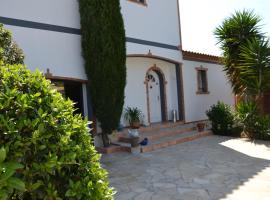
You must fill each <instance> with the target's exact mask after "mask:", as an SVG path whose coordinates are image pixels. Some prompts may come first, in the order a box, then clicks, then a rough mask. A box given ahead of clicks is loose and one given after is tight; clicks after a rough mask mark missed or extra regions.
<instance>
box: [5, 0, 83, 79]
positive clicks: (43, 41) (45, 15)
mask: <svg viewBox="0 0 270 200" xmlns="http://www.w3.org/2000/svg"><path fill="white" fill-rule="evenodd" d="M0 16H2V17H8V18H13V19H20V20H27V21H33V22H39V23H45V24H51V25H58V26H65V27H70V28H79V27H80V21H79V20H80V18H79V11H78V3H77V1H74V0H57V1H55V0H46V1H42V0H24V1H21V0H8V1H4V0H1V6H0ZM5 27H6V28H7V29H9V30H11V31H12V33H13V36H14V39H15V41H16V42H17V43H18V44H19V46H20V47H21V48H22V49H23V51H24V53H25V56H26V58H25V63H26V65H27V66H28V67H29V68H30V69H31V70H34V69H36V68H38V69H40V70H42V71H44V72H45V71H46V69H47V68H49V69H50V71H51V73H52V74H53V75H55V76H63V77H72V78H79V79H86V75H85V72H84V66H83V58H82V56H81V37H80V35H76V34H68V33H61V32H55V31H47V30H39V29H34V28H25V27H18V26H7V25H6V26H5Z"/></svg>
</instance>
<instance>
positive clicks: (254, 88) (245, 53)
mask: <svg viewBox="0 0 270 200" xmlns="http://www.w3.org/2000/svg"><path fill="white" fill-rule="evenodd" d="M240 50H241V53H240V59H239V64H238V66H236V67H237V69H238V70H239V71H240V79H241V81H242V82H243V84H244V86H245V88H244V91H245V93H246V94H249V95H251V96H253V97H254V102H255V103H256V104H257V106H258V110H259V111H260V112H262V102H261V101H262V98H263V94H264V92H265V91H267V90H268V89H269V80H270V45H269V40H267V39H254V38H253V39H251V40H248V41H247V43H246V44H244V45H242V46H241V47H240Z"/></svg>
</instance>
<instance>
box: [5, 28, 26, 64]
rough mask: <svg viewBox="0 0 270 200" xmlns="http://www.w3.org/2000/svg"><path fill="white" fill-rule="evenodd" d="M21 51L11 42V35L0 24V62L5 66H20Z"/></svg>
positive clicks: (21, 60)
mask: <svg viewBox="0 0 270 200" xmlns="http://www.w3.org/2000/svg"><path fill="white" fill-rule="evenodd" d="M23 59H24V55H23V51H22V50H21V49H20V48H19V46H18V45H17V44H16V43H15V42H14V41H13V40H12V34H11V32H9V31H8V30H6V29H4V27H3V25H2V24H0V60H2V61H3V62H4V63H7V64H22V63H23Z"/></svg>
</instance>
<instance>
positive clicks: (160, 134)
mask: <svg viewBox="0 0 270 200" xmlns="http://www.w3.org/2000/svg"><path fill="white" fill-rule="evenodd" d="M194 130H196V128H195V127H186V128H178V129H166V130H161V131H157V132H145V133H142V134H141V135H140V138H141V139H143V138H148V139H149V140H150V141H155V140H159V139H161V138H164V137H170V136H174V135H179V134H183V133H186V132H191V131H194Z"/></svg>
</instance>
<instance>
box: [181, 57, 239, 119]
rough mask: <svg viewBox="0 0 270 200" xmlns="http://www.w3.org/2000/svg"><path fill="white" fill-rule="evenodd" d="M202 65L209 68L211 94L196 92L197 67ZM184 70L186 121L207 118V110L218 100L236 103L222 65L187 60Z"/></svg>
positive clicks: (209, 89) (230, 103) (231, 103)
mask: <svg viewBox="0 0 270 200" xmlns="http://www.w3.org/2000/svg"><path fill="white" fill-rule="evenodd" d="M200 66H203V67H204V68H208V71H207V78H208V91H209V92H210V93H209V94H196V92H197V70H196V69H195V68H196V67H200ZM182 71H183V82H184V104H185V120H186V122H190V121H197V120H204V119H207V116H206V114H205V111H206V110H208V109H209V108H210V106H211V105H213V104H216V103H217V102H218V101H222V102H224V103H226V104H229V105H233V104H234V96H233V94H232V90H231V86H230V84H229V83H228V81H227V78H226V76H225V73H224V72H223V71H222V66H221V65H218V64H210V63H204V62H195V61H187V60H185V61H184V63H183V67H182Z"/></svg>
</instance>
